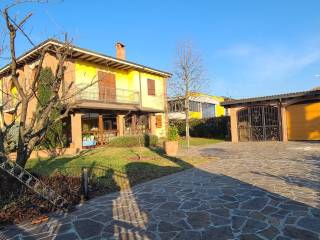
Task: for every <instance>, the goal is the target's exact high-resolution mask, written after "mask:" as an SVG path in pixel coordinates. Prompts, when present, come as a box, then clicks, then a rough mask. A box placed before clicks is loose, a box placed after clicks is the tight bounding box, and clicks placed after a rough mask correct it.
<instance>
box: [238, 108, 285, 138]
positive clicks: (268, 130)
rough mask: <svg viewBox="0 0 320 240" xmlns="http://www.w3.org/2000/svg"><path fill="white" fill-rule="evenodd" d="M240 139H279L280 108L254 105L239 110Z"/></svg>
mask: <svg viewBox="0 0 320 240" xmlns="http://www.w3.org/2000/svg"><path fill="white" fill-rule="evenodd" d="M237 116H238V133H239V141H241V142H244V141H279V140H280V124H279V119H280V117H279V109H278V108H277V107H273V106H254V107H248V108H244V109H241V110H239V111H238V113H237Z"/></svg>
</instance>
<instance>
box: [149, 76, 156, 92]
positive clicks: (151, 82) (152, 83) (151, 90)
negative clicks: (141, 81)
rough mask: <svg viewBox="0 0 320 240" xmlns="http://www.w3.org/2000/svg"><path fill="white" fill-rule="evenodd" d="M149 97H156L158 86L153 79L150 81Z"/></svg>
mask: <svg viewBox="0 0 320 240" xmlns="http://www.w3.org/2000/svg"><path fill="white" fill-rule="evenodd" d="M148 95H152V96H155V95H156V86H155V82H154V80H152V79H148Z"/></svg>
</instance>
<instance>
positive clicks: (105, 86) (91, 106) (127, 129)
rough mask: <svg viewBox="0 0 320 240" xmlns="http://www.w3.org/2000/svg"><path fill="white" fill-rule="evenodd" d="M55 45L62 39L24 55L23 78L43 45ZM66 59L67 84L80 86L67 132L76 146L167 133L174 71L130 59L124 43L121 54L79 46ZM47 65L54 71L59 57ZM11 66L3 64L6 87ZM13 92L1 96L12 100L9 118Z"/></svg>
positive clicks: (49, 56) (29, 74) (49, 58)
mask: <svg viewBox="0 0 320 240" xmlns="http://www.w3.org/2000/svg"><path fill="white" fill-rule="evenodd" d="M51 45H57V46H61V45H62V43H61V42H59V41H57V40H52V39H49V40H47V41H45V42H43V43H41V44H40V45H38V46H37V47H35V48H34V49H31V50H30V51H29V52H27V53H26V54H24V55H22V56H21V57H19V59H18V61H19V62H20V64H19V71H20V74H19V78H21V79H19V80H21V81H26V82H30V79H32V73H33V69H34V65H36V64H37V61H38V59H39V56H38V52H39V50H40V49H42V48H44V47H48V46H51ZM65 65H66V69H65V77H64V81H65V84H66V85H68V86H72V89H71V90H70V91H73V92H77V94H75V95H74V96H73V97H72V98H71V99H70V101H72V106H73V109H72V112H71V114H70V117H69V118H68V119H67V120H66V121H67V122H68V123H67V125H68V126H70V127H69V128H68V129H69V130H70V132H69V133H68V134H67V135H68V136H70V137H69V148H70V149H71V151H70V152H77V151H79V150H81V149H82V148H86V147H91V146H96V145H104V144H107V143H108V141H109V140H110V139H111V138H113V137H117V136H124V135H133V134H143V133H151V134H154V135H157V136H158V137H165V136H166V131H167V125H168V124H167V122H168V120H167V119H168V117H167V114H166V112H167V103H166V99H167V92H166V86H167V79H168V78H169V77H170V76H171V74H170V73H167V72H164V71H161V70H157V69H154V68H150V67H147V66H144V65H141V64H137V63H133V62H129V61H127V60H126V56H125V46H124V45H123V44H121V43H117V44H116V57H110V56H107V55H104V54H101V53H97V52H93V51H91V50H87V49H83V48H80V47H77V46H73V47H72V55H71V56H70V58H69V59H68V61H67V62H66V63H65ZM42 66H43V67H49V68H51V69H52V71H53V72H54V71H55V69H56V66H57V59H55V57H54V55H53V54H50V53H49V54H47V55H46V57H45V60H44V64H43V65H42ZM9 70H10V69H9V66H5V67H4V68H2V69H0V81H1V86H0V87H1V88H2V90H3V91H2V92H8V93H9V92H10V90H11V89H10V86H11V85H12V84H11V83H10V76H9ZM25 85H26V86H28V83H26V84H25ZM9 95H11V96H12V94H1V96H0V103H1V102H6V103H7V104H6V105H4V109H5V110H4V112H5V115H6V118H7V119H10V113H11V110H10V108H11V106H10V105H12V104H8V103H10V102H12V101H13V99H11V101H8V99H5V100H4V99H3V98H8V96H9ZM29 109H30V114H32V112H33V111H35V109H36V102H34V103H32V102H31V103H30V106H29ZM30 116H31V115H30Z"/></svg>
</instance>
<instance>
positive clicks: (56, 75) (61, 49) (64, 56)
mask: <svg viewBox="0 0 320 240" xmlns="http://www.w3.org/2000/svg"><path fill="white" fill-rule="evenodd" d="M26 2H32V3H33V2H35V3H38V2H40V1H32V0H30V1H16V2H14V3H13V4H11V5H8V6H6V7H5V8H4V9H2V11H1V13H2V16H3V20H4V23H5V26H6V31H7V36H8V38H9V39H8V49H9V53H10V54H9V55H10V57H9V62H10V65H9V66H10V76H9V82H10V84H12V86H13V87H14V88H15V89H16V91H17V93H16V94H12V92H10V91H5V90H4V89H2V90H1V91H2V95H3V99H2V100H3V102H2V104H1V105H0V121H1V122H2V125H3V126H2V128H0V163H1V162H3V161H6V160H7V158H8V152H7V150H6V147H5V146H6V145H8V142H9V141H10V136H9V135H10V134H9V133H10V131H11V130H12V128H13V127H14V126H15V127H17V132H18V141H17V146H16V148H15V151H16V163H17V164H18V165H20V166H21V167H25V165H26V162H27V160H28V159H29V157H30V155H31V153H32V151H33V150H34V149H35V147H37V146H39V145H40V144H41V142H42V140H43V139H44V137H45V135H46V132H47V130H48V128H49V127H50V126H52V125H53V124H55V123H57V122H58V121H61V120H62V119H63V118H66V117H67V116H68V115H69V112H70V110H71V109H72V107H73V103H72V101H70V100H71V99H72V98H73V97H75V95H76V94H79V92H80V91H82V90H84V89H85V88H87V87H89V86H92V85H93V84H94V83H96V80H95V78H94V79H91V82H89V83H88V85H87V86H85V87H83V88H82V89H78V90H75V89H74V87H73V83H69V84H68V85H67V86H66V85H65V81H64V73H65V69H66V64H67V61H68V59H69V58H70V57H71V54H72V44H71V42H70V41H68V39H67V38H65V41H64V43H63V44H61V45H47V46H45V47H43V48H39V49H40V50H37V51H38V52H37V54H38V58H37V60H36V61H37V64H36V67H35V73H34V75H33V77H32V79H28V80H25V81H28V84H26V85H25V84H24V82H23V81H21V80H22V79H21V78H19V68H20V67H21V65H20V64H21V62H20V61H19V59H18V58H17V57H16V44H17V43H16V37H17V35H18V34H21V35H22V36H24V37H25V39H26V40H27V41H28V42H29V43H30V44H31V45H33V46H34V44H33V42H32V41H31V38H30V37H29V35H28V34H27V33H26V32H25V30H24V25H25V23H26V22H27V21H28V20H29V18H30V17H31V16H32V14H31V13H30V14H27V15H26V16H24V17H23V18H22V20H20V21H18V20H17V17H12V15H11V14H10V11H11V9H12V8H14V7H15V6H17V5H19V4H21V3H26ZM48 54H51V55H53V56H54V57H55V58H56V59H57V64H56V67H55V70H54V71H55V72H53V79H52V81H51V82H50V84H48V85H47V91H49V92H50V97H49V99H48V100H47V101H46V102H45V103H44V102H42V101H40V100H39V95H38V93H39V91H38V90H39V87H40V85H41V82H40V75H41V70H42V69H43V68H44V60H45V57H46V56H47V55H48ZM22 64H23V63H22ZM26 86H28V87H26ZM13 99H14V104H13V105H12V103H13V101H12V100H13ZM31 102H33V103H31ZM34 102H36V105H37V108H36V110H35V111H34V112H32V113H30V111H29V109H30V106H31V104H34ZM9 104H11V105H12V109H13V110H12V111H11V114H12V116H13V117H12V119H13V120H12V121H11V122H9V123H8V122H6V121H5V116H4V115H5V113H4V108H5V107H6V105H9ZM53 112H59V113H60V115H57V114H52V113H53ZM53 116H54V117H53Z"/></svg>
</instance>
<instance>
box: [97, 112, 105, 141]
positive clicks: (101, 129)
mask: <svg viewBox="0 0 320 240" xmlns="http://www.w3.org/2000/svg"><path fill="white" fill-rule="evenodd" d="M103 130H104V127H103V118H102V114H99V116H98V132H99V137H98V144H101V145H103V144H104V139H103Z"/></svg>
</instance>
